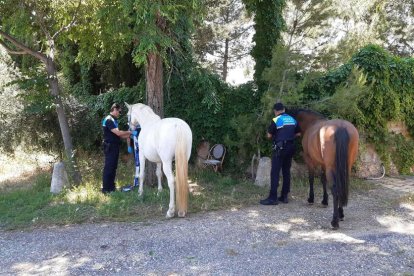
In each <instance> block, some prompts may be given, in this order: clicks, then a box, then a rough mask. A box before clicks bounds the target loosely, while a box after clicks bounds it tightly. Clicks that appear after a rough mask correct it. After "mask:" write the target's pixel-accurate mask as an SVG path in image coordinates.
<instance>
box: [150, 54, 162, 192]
mask: <svg viewBox="0 0 414 276" xmlns="http://www.w3.org/2000/svg"><path fill="white" fill-rule="evenodd" d="M145 77H146V82H147V84H146V94H147V105H148V106H149V107H151V108H152V110H153V111H154V112H155V113H156V114H157V115H159V116H160V117H161V118H163V117H164V93H163V91H164V88H163V87H164V80H163V64H162V59H161V56H160V55H158V54H155V53H151V54H148V56H147V65H146V66H145ZM145 169H146V172H145V179H146V182H147V183H148V185H151V186H155V185H156V183H157V177H156V174H155V170H156V166H155V164H154V163H151V162H148V166H145Z"/></svg>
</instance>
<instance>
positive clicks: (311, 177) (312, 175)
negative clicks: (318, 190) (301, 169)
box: [308, 168, 315, 204]
mask: <svg viewBox="0 0 414 276" xmlns="http://www.w3.org/2000/svg"><path fill="white" fill-rule="evenodd" d="M308 171H309V176H308V180H309V197H308V203H309V204H313V202H314V200H315V194H314V191H313V182H314V180H315V173H314V171H313V169H310V168H308Z"/></svg>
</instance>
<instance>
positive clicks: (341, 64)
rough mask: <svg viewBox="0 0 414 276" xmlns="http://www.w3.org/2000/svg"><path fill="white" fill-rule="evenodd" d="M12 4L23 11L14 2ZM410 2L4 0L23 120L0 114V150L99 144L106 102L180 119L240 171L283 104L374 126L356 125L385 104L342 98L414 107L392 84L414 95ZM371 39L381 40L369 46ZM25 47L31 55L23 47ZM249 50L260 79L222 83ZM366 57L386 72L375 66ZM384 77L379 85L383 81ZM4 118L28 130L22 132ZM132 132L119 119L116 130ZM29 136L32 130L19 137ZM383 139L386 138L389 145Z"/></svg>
mask: <svg viewBox="0 0 414 276" xmlns="http://www.w3.org/2000/svg"><path fill="white" fill-rule="evenodd" d="M16 3H17V5H20V6H19V7H22V8H21V9H20V8H19V9H16ZM412 4H413V3H411V2H407V1H387V0H377V1H367V0H351V1H339V0H330V1H320V0H307V1H296V0H286V1H281V0H243V1H241V0H192V1H178V0H175V1H174V0H157V1H138V0H129V1H121V0H118V1H110V0H101V1H97V0H82V1H69V2H66V1H63V2H62V1H59V0H56V1H29V0H26V1H24V0H21V1H18V2H15V1H8V0H5V1H2V2H0V7H1V9H0V32H1V34H2V35H1V38H0V41H2V44H3V46H2V49H3V51H2V55H6V54H5V51H4V49H6V48H7V49H8V50H9V52H10V54H11V56H12V60H10V59H9V57H8V56H7V58H5V59H6V60H7V62H6V63H4V64H7V72H8V76H9V77H8V79H7V80H6V78H5V77H1V81H0V87H2V89H1V90H0V96H1V97H3V98H7V97H9V95H10V97H13V99H14V100H13V101H10V102H12V103H13V105H17V106H19V108H21V110H22V112H21V113H22V114H23V115H22V116H20V115H19V114H18V113H13V112H6V111H2V114H3V116H2V117H0V124H2V126H6V127H7V129H8V130H13V131H7V132H5V133H2V134H1V135H0V139H1V140H2V143H0V145H2V146H3V148H4V146H5V145H12V143H10V142H11V141H14V142H15V144H18V143H20V142H21V141H22V139H21V138H22V137H23V138H24V137H30V139H27V140H26V142H25V143H27V145H29V144H33V145H35V146H37V147H43V148H47V149H49V150H54V151H56V149H59V148H60V147H62V146H63V145H64V147H65V149H66V153H69V152H72V153H73V148H74V147H75V148H78V149H82V150H86V151H95V150H98V149H99V145H100V140H101V127H100V120H101V119H102V117H103V116H104V115H105V114H106V113H107V112H108V108H109V107H110V105H111V103H112V102H120V103H123V102H124V101H126V102H130V103H134V102H139V101H144V102H146V103H147V104H149V105H150V106H151V107H153V109H154V110H155V111H156V112H157V113H158V114H159V115H161V116H164V115H165V116H177V117H181V118H183V119H185V120H186V121H187V122H188V123H189V124H190V126H191V128H192V129H193V132H194V144H195V145H194V146H196V145H197V144H198V142H199V141H200V140H202V139H208V140H209V141H211V142H223V141H225V143H226V145H228V147H229V151H228V155H227V157H228V158H229V159H230V160H231V162H228V163H227V165H228V166H233V168H234V169H235V170H238V169H240V168H241V167H242V165H240V164H242V163H243V162H244V163H250V160H251V156H252V155H253V153H257V152H258V151H259V152H260V153H261V154H268V153H269V147H268V143H267V141H265V139H264V135H265V131H266V127H267V124H268V122H269V119H270V117H271V116H272V113H271V106H272V105H273V104H274V102H275V101H277V100H282V101H283V102H284V103H286V104H289V105H296V106H302V107H304V106H305V107H306V106H307V107H312V108H314V109H317V110H319V111H321V112H324V113H325V114H327V115H328V116H341V117H346V118H348V119H350V120H352V121H354V122H355V123H357V124H359V125H360V126H363V128H364V129H373V127H372V125H367V122H368V121H369V120H371V119H372V120H373V119H374V118H369V119H368V117H367V118H366V119H363V120H362V119H361V118H365V115H361V114H365V112H368V113H369V114H377V115H378V110H377V109H379V110H382V108H383V105H382V104H379V105H375V104H374V103H375V101H374V102H371V105H370V107H372V108H374V109H375V110H372V109H368V107H366V106H364V105H363V104H362V103H359V102H358V101H352V103H353V104H354V105H352V106H350V105H348V104H347V102H348V100H349V99H350V97H351V98H352V97H353V98H358V97H360V96H361V95H365V96H367V95H369V97H370V98H369V99H371V98H372V99H377V100H378V103H380V102H381V103H382V102H384V101H387V102H390V103H392V105H393V106H394V107H395V109H393V111H394V112H397V113H398V112H400V110H404V112H407V114H411V113H410V112H411V109H410V108H409V107H408V105H405V103H402V102H401V99H400V98H398V97H401V95H400V94H399V93H397V92H396V91H397V88H395V87H394V88H393V85H394V84H393V82H395V81H397V80H398V81H401V82H407V85H406V86H404V87H403V88H401V89H402V90H400V91H403V90H404V91H408V92H404V93H408V94H407V95H410V93H411V92H409V91H411V90H410V89H411V84H409V81H408V80H409V79H410V77H409V73H407V72H410V71H409V70H411V69H410V68H411V67H410V66H411V65H410V64H411V62H412V60H411V59H410V58H407V59H402V60H400V59H399V58H398V57H397V56H401V57H409V56H411V55H412V47H413V37H412V34H411V33H412V32H411V28H412V27H411V25H412V24H407V22H411V21H412V16H413V14H412V10H413V9H412V6H413V5H412ZM252 24H253V27H252ZM55 33H57V35H54V34H55ZM10 38H14V39H15V43H13V40H10ZM370 43H375V44H377V45H379V46H369V47H366V45H368V44H370ZM24 47H26V48H24ZM381 47H382V48H383V49H385V50H381ZM361 49H362V50H361ZM21 53H25V54H24V55H16V54H21ZM28 53H29V54H28ZM30 53H31V54H32V56H31V55H30ZM248 53H250V54H251V56H252V58H253V59H254V61H255V71H254V81H253V82H248V83H245V84H243V85H239V86H231V85H229V84H227V83H226V82H225V80H226V79H227V78H228V72H229V69H230V68H232V66H235V65H237V62H238V60H239V59H240V58H241V57H243V56H245V55H246V54H248ZM379 57H381V58H380V59H381V62H379V61H378V60H377V58H379ZM357 60H358V61H357ZM361 60H363V62H362V61H361ZM369 64H371V65H372V66H374V65H375V66H378V67H379V68H383V70H382V71H383V72H388V75H382V74H380V73H379V71H376V70H373V69H370V68H369V66H368V65H369ZM393 64H394V65H395V66H397V67H398V68H399V69H398V70H399V71H398V72H399V73H400V74H403V75H405V74H408V75H407V77H406V78H405V79H404V80H402V79H398V78H397V74H396V73H395V72H396V71H394V69H390V68H389V67H391V66H394V65H393ZM404 64H407V65H406V66H407V67H404V66H405V65H404ZM14 66H15V67H17V69H18V70H14V69H12V67H14ZM353 66H357V67H358V68H353ZM384 68H385V69H384ZM386 69H387V70H388V71H387V70H386ZM3 71H4V69H3ZM14 71H15V72H17V73H14V74H12V73H11V72H14ZM10 74H11V75H10ZM16 75H17V76H19V78H18V79H17V80H16V78H15V76H16ZM50 76H52V77H50ZM371 78H375V79H378V80H377V82H372V79H371ZM391 78H393V79H391ZM11 79H15V80H16V81H15V82H13V83H14V84H17V85H18V87H19V88H20V91H22V92H21V93H20V92H19V93H17V92H14V91H17V88H16V87H15V86H12V85H10V80H11ZM380 79H381V83H382V86H376V85H377V84H379V83H380V81H379V80H380ZM390 87H391V88H390ZM11 90H12V91H11ZM50 91H53V93H51V92H50ZM383 91H388V92H387V93H385V94H386V95H388V96H387V97H388V98H383V97H379V96H378V95H380V94H381V93H383ZM390 91H391V92H390ZM401 93H402V92H401ZM381 95H382V94H381ZM367 97H368V96H367ZM397 98H398V100H397ZM406 98H407V99H411V98H410V96H408V97H406ZM59 100H60V102H59ZM341 106H346V107H348V108H347V112H341V113H339V112H340V108H339V107H341ZM403 106H404V107H403ZM54 109H55V110H56V112H53V110H54ZM62 111H65V112H66V113H65V112H62ZM12 114H13V115H12ZM398 114H400V113H398ZM401 114H402V113H401ZM64 115H65V116H66V126H65V116H64ZM401 116H402V115H401ZM390 118H391V117H390ZM376 119H378V118H376ZM10 120H11V121H13V120H14V122H17V121H22V122H25V124H26V125H29V126H31V127H30V128H29V127H26V128H21V129H16V128H14V127H13V126H12V125H11V124H10V123H9V122H10ZM358 120H360V121H358ZM34 125H36V127H35V128H33V127H32V126H34ZM409 125H410V124H409ZM58 126H59V127H58ZM125 127H126V117H125V116H122V118H121V128H125ZM410 127H411V125H410ZM69 128H70V131H69ZM56 129H57V130H58V131H56ZM61 129H66V130H64V131H60V130H61ZM24 131H26V133H28V134H30V136H28V135H17V133H23V132H24ZM60 133H64V135H63V137H68V135H66V134H67V133H71V134H72V137H73V139H72V140H73V146H72V150H69V151H68V150H67V148H68V146H67V145H70V143H69V142H68V140H67V139H66V138H64V139H62V138H60V137H62V136H61V135H62V134H60ZM65 133H66V134H65ZM375 133H376V134H375V135H374V134H373V133H370V134H369V133H368V134H366V135H367V137H380V134H381V133H382V134H381V135H383V132H381V131H379V130H378V131H377V132H375ZM378 133H380V134H378ZM6 134H7V135H6ZM73 134H76V136H74V135H73ZM69 137H70V136H69ZM384 137H386V136H384ZM65 139H66V140H65ZM373 139H374V138H373ZM381 139H382V138H381ZM381 139H379V140H378V141H381V142H378V143H383V142H384V141H385V140H384V139H385V138H384V139H383V140H381ZM386 139H388V138H386ZM6 140H7V141H6ZM62 142H63V143H62ZM8 148H9V149H10V148H12V146H9V147H8ZM69 148H70V147H69ZM194 148H195V147H194ZM72 155H73V154H69V156H72ZM384 156H385V155H384Z"/></svg>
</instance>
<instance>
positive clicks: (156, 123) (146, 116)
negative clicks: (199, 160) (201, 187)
mask: <svg viewBox="0 0 414 276" xmlns="http://www.w3.org/2000/svg"><path fill="white" fill-rule="evenodd" d="M125 105H126V106H127V107H128V120H129V124H130V127H131V129H133V130H134V129H135V128H136V127H137V125H140V126H141V132H140V134H139V136H138V145H139V162H140V169H139V189H138V193H139V195H142V192H143V185H144V172H145V160H146V159H148V160H149V161H151V162H155V163H157V171H156V174H157V178H158V191H159V192H160V191H161V190H162V186H161V174H162V172H161V164H162V169H163V171H164V174H165V176H166V177H167V180H168V187H169V188H170V205H169V208H168V211H167V215H166V217H167V218H172V217H174V215H175V204H174V192H175V191H174V187H175V186H174V175H173V171H172V161H173V160H174V158H175V170H176V177H177V185H176V187H175V188H176V195H177V209H178V216H179V217H184V216H185V215H186V213H187V209H188V182H187V179H188V160H189V159H190V154H191V145H192V140H193V134H192V132H191V129H190V127H189V126H188V124H187V123H186V122H184V121H183V120H181V119H178V118H165V119H162V120H161V118H160V116H158V115H157V114H155V113H154V111H152V109H151V108H150V107H149V106H147V105H144V104H141V103H137V104H133V105H128V104H127V103H125Z"/></svg>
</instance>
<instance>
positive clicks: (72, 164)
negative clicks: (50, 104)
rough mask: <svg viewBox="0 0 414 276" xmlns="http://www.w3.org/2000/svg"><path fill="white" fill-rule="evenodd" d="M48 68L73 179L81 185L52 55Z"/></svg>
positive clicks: (51, 90)
mask: <svg viewBox="0 0 414 276" xmlns="http://www.w3.org/2000/svg"><path fill="white" fill-rule="evenodd" d="M46 70H47V75H48V82H49V86H50V93H51V94H52V96H53V100H54V103H55V106H56V113H57V115H58V120H59V126H60V131H61V132H62V138H63V144H64V147H65V152H66V157H67V160H68V162H69V172H70V174H71V175H72V179H73V182H74V183H75V185H79V184H80V183H81V182H82V177H81V174H80V172H79V168H78V166H77V163H76V159H75V155H74V152H73V144H72V137H71V136H70V131H69V124H68V120H67V118H66V114H65V110H64V108H63V104H62V99H61V98H60V95H59V83H58V79H57V70H56V64H55V62H54V61H53V60H52V59H51V58H50V57H48V58H47V62H46Z"/></svg>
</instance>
